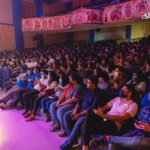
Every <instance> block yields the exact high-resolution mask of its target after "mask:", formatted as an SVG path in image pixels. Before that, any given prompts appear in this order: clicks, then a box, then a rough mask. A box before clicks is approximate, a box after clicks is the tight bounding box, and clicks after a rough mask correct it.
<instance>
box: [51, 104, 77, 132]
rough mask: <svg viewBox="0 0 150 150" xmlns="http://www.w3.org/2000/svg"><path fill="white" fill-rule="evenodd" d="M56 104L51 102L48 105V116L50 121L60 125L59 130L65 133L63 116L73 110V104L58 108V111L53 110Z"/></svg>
mask: <svg viewBox="0 0 150 150" xmlns="http://www.w3.org/2000/svg"><path fill="white" fill-rule="evenodd" d="M56 103H57V102H53V103H52V104H51V105H50V114H51V117H52V119H53V120H54V123H56V124H60V126H61V130H62V131H65V127H64V120H63V116H64V114H65V113H66V112H67V111H69V110H70V109H73V108H74V106H75V104H67V105H64V106H62V107H60V108H59V109H58V110H55V106H56Z"/></svg>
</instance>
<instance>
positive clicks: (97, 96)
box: [60, 76, 105, 150]
mask: <svg viewBox="0 0 150 150" xmlns="http://www.w3.org/2000/svg"><path fill="white" fill-rule="evenodd" d="M97 84H98V79H97V78H96V77H93V76H91V77H89V78H88V80H87V88H86V89H85V90H84V91H83V94H82V96H81V98H80V100H79V102H78V104H76V107H75V108H74V109H72V110H70V111H68V112H66V113H65V114H64V125H65V129H66V133H67V136H68V138H67V140H66V142H65V143H64V144H63V145H61V146H60V148H61V149H62V150H69V149H70V148H71V147H72V145H73V144H74V143H75V142H76V141H77V139H78V137H79V135H80V129H81V126H82V124H83V123H84V120H85V118H86V115H87V113H88V112H89V111H90V110H92V109H94V108H97V107H98V106H102V105H104V102H105V96H104V92H102V91H100V90H99V89H98V88H97ZM72 126H74V127H73V129H72ZM71 130H72V131H71Z"/></svg>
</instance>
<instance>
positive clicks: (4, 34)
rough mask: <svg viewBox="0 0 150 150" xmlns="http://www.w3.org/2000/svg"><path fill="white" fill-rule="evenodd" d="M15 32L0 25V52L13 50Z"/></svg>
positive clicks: (12, 28)
mask: <svg viewBox="0 0 150 150" xmlns="http://www.w3.org/2000/svg"><path fill="white" fill-rule="evenodd" d="M15 47H16V44H15V30H14V27H13V26H10V25H0V51H3V50H9V49H15Z"/></svg>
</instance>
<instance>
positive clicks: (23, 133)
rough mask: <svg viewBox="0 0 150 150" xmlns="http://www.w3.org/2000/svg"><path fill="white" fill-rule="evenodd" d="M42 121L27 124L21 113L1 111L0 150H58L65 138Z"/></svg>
mask: <svg viewBox="0 0 150 150" xmlns="http://www.w3.org/2000/svg"><path fill="white" fill-rule="evenodd" d="M49 128H50V125H49V123H45V122H43V121H41V120H37V121H33V122H25V120H24V118H23V117H22V114H21V112H18V111H16V110H7V111H2V110H0V150H58V149H59V145H60V144H61V143H63V141H64V140H65V139H64V138H60V137H58V135H57V133H51V132H49Z"/></svg>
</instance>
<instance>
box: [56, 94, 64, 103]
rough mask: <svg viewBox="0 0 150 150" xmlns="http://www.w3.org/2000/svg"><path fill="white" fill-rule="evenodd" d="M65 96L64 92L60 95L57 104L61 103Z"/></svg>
mask: <svg viewBox="0 0 150 150" xmlns="http://www.w3.org/2000/svg"><path fill="white" fill-rule="evenodd" d="M64 98H65V95H64V93H63V94H62V95H61V96H60V97H59V99H58V101H57V104H58V105H59V104H61V103H62V102H63V101H64Z"/></svg>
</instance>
